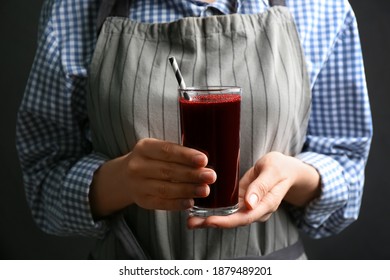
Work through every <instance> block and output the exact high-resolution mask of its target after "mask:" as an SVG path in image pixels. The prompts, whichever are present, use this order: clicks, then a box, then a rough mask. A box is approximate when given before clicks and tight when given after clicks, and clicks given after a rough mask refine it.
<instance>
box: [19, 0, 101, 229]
mask: <svg viewBox="0 0 390 280" xmlns="http://www.w3.org/2000/svg"><path fill="white" fill-rule="evenodd" d="M60 2H61V1H51V0H49V1H45V2H44V6H43V8H42V13H41V18H40V28H39V30H38V31H39V42H38V48H37V52H36V57H35V60H34V63H33V66H32V69H31V73H30V77H29V80H28V83H27V86H26V90H25V95H24V98H23V100H22V103H21V106H20V109H19V112H18V121H17V132H16V133H17V149H18V153H19V157H20V162H21V165H22V170H23V176H24V183H25V189H26V196H27V199H28V202H29V205H30V207H31V209H32V215H33V217H34V219H35V221H36V223H37V224H38V225H39V227H40V228H41V229H42V230H44V231H45V232H49V233H52V234H57V235H85V236H99V235H101V234H103V233H104V231H105V228H106V225H105V223H104V222H95V221H94V219H93V217H92V216H91V211H90V207H89V201H88V192H89V185H90V183H91V181H92V177H93V173H94V171H95V170H96V169H97V168H98V167H99V166H100V165H101V164H102V163H103V162H105V160H106V159H105V158H104V157H103V156H102V155H99V154H96V153H93V152H92V148H91V143H90V140H89V138H90V137H89V128H88V121H87V115H86V104H85V98H84V94H85V84H86V76H87V70H86V69H87V65H88V63H89V59H90V57H91V55H92V50H93V42H94V38H92V37H88V36H91V35H88V34H95V32H94V30H95V26H94V22H95V18H96V10H97V8H96V6H95V5H96V4H93V3H92V2H95V1H80V2H79V5H81V7H80V9H78V10H77V11H78V13H75V12H74V11H71V12H69V13H68V12H67V11H65V10H64V7H66V6H62V5H60V4H59V3H60ZM83 5H84V6H83ZM74 23H77V24H76V25H75V24H74ZM92 29H93V30H92ZM82 44H89V45H86V46H83V45H82ZM83 51H84V53H83Z"/></svg>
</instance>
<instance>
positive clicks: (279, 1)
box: [269, 0, 286, 6]
mask: <svg viewBox="0 0 390 280" xmlns="http://www.w3.org/2000/svg"><path fill="white" fill-rule="evenodd" d="M269 4H270V5H271V6H286V0H269Z"/></svg>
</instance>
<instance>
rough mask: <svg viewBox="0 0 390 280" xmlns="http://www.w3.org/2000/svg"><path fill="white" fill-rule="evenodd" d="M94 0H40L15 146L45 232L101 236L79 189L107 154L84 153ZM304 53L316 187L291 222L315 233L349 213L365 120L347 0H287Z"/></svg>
mask: <svg viewBox="0 0 390 280" xmlns="http://www.w3.org/2000/svg"><path fill="white" fill-rule="evenodd" d="M133 2H134V3H133V5H132V7H131V12H130V15H129V17H130V18H131V19H133V20H136V21H142V22H168V21H174V20H177V19H179V18H181V17H188V16H208V15H212V14H230V13H243V14H250V13H259V12H263V11H265V10H266V9H267V8H268V5H269V4H268V1H265V0H256V1H255V0H246V1H245V0H241V1H240V0H237V1H228V0H217V1H215V2H214V3H213V4H208V3H203V2H200V1H195V0H192V1H184V0H142V1H133ZM99 3H100V1H99V0H67V1H60V0H46V1H45V2H44V4H43V7H42V13H41V17H40V24H39V34H38V36H39V40H38V47H37V52H36V56H35V60H34V63H33V66H32V69H31V73H30V77H29V79H28V82H27V86H26V90H25V95H24V98H23V101H22V103H21V106H20V110H19V114H18V121H17V149H18V153H19V157H20V161H21V165H22V170H23V176H24V182H25V189H26V195H27V199H28V202H29V205H30V207H31V209H32V214H33V217H34V219H35V220H36V222H37V223H38V225H39V226H40V227H41V228H42V229H43V230H44V231H46V232H50V233H53V234H57V235H86V236H101V235H102V234H103V233H104V232H105V230H106V229H107V225H106V223H105V222H104V221H95V220H94V219H93V217H92V215H91V210H90V205H89V200H88V192H89V187H90V184H91V181H92V178H93V174H94V171H95V170H96V169H97V168H99V166H100V165H102V164H103V163H104V162H105V161H106V160H107V158H105V157H103V156H102V155H100V154H97V153H94V152H93V150H92V147H91V142H90V136H89V135H90V131H89V126H88V118H87V114H86V104H85V87H86V79H87V76H88V71H87V69H88V66H89V63H90V61H91V57H92V54H93V50H94V46H95V43H96V32H95V25H96V18H97V10H98V6H99ZM287 6H288V8H289V9H290V11H291V12H292V14H293V16H294V18H295V21H296V25H297V29H298V32H299V35H300V38H301V42H302V46H303V50H304V53H305V56H306V61H307V66H308V71H309V76H310V82H311V90H312V113H311V116H310V120H309V128H308V132H307V140H306V143H305V145H304V149H303V151H302V153H300V154H299V155H298V158H300V159H301V160H302V161H304V162H306V163H308V164H310V165H312V166H314V167H315V168H316V169H317V170H318V172H319V173H320V175H321V184H322V193H321V196H320V197H319V198H318V199H316V200H315V201H313V202H311V203H310V205H308V206H307V207H305V208H304V209H293V210H292V213H293V216H294V217H295V219H296V222H297V225H298V226H299V227H300V228H301V229H302V230H303V231H305V232H306V233H307V234H308V235H310V236H312V237H315V238H319V237H324V236H329V235H332V234H336V233H338V232H340V231H341V230H343V229H344V228H345V227H346V226H348V225H349V224H350V223H351V222H353V221H354V220H356V219H357V217H358V214H359V209H360V204H361V198H362V192H363V184H364V167H365V164H366V160H367V156H368V152H369V147H370V143H371V137H372V121H371V112H370V107H369V100H368V96H367V89H366V83H365V75H364V68H363V61H362V53H361V47H360V41H359V35H358V30H357V23H356V19H355V16H354V13H353V11H352V9H351V7H350V5H349V3H348V1H347V0H326V1H323V0H311V1H308V0H289V1H287Z"/></svg>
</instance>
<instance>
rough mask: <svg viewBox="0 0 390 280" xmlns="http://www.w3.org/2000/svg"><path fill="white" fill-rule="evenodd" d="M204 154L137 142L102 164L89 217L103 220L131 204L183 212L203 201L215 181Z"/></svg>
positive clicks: (170, 145)
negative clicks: (121, 154) (198, 198)
mask: <svg viewBox="0 0 390 280" xmlns="http://www.w3.org/2000/svg"><path fill="white" fill-rule="evenodd" d="M206 165H207V157H206V155H205V154H203V153H201V152H199V151H197V150H195V149H190V148H186V147H183V146H181V145H178V144H174V143H170V142H166V141H161V140H157V139H150V138H146V139H142V140H140V141H139V142H138V143H137V144H136V146H135V147H134V149H133V151H132V152H131V153H129V154H127V155H125V156H122V157H119V158H116V159H114V160H111V161H108V162H106V163H105V164H103V165H102V166H101V167H100V168H99V169H98V170H97V172H95V175H94V178H93V182H92V185H91V190H90V195H89V197H90V201H91V203H90V204H91V208H92V213H93V214H94V215H95V217H104V216H107V215H109V214H111V213H113V212H115V211H117V210H120V209H122V208H124V207H126V206H128V205H131V204H133V203H135V204H137V205H138V206H140V207H142V208H145V209H160V210H186V209H188V208H191V207H192V206H193V204H194V201H193V198H197V197H206V196H207V195H208V194H209V192H210V190H209V187H208V185H209V184H211V183H213V182H214V181H215V180H216V174H215V172H214V171H213V170H212V169H209V168H206V167H205V166H206Z"/></svg>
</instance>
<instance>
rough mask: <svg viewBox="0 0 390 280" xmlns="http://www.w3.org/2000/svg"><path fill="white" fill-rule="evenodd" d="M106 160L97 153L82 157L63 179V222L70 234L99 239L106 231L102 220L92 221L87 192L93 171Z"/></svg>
mask: <svg viewBox="0 0 390 280" xmlns="http://www.w3.org/2000/svg"><path fill="white" fill-rule="evenodd" d="M107 160H108V158H107V157H106V156H104V155H102V154H99V153H92V154H89V155H88V156H85V157H83V158H82V159H80V160H79V161H77V163H76V164H75V165H74V166H73V167H72V168H71V169H70V170H69V172H68V173H67V174H68V175H67V176H66V179H65V190H66V191H65V192H64V195H65V196H66V197H65V199H63V201H65V202H64V203H65V205H64V206H65V207H64V208H65V209H66V210H65V221H66V227H67V228H68V229H69V230H70V231H71V232H77V233H79V234H81V235H84V236H90V237H101V236H103V235H104V233H105V232H106V230H107V223H106V222H105V221H104V220H99V221H96V220H94V218H93V216H92V212H91V207H90V203H89V190H90V185H91V183H92V179H93V175H94V173H95V171H96V170H97V169H98V168H99V167H100V166H101V165H102V164H103V163H105V162H106V161H107Z"/></svg>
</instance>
